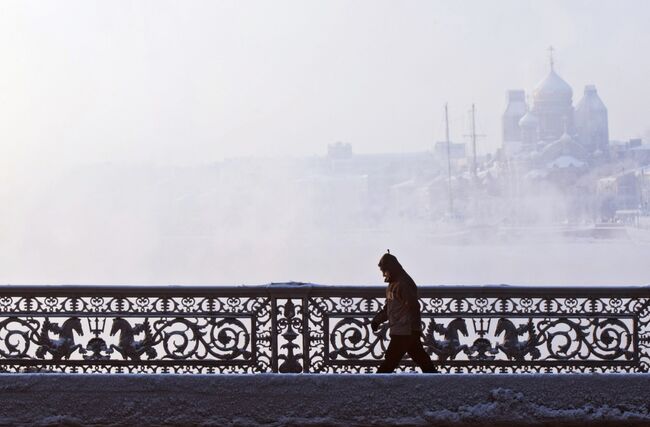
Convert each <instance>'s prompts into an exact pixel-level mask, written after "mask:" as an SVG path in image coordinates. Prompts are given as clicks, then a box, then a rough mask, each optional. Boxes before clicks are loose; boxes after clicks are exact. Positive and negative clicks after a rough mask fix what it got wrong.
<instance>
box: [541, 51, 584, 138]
mask: <svg viewBox="0 0 650 427" xmlns="http://www.w3.org/2000/svg"><path fill="white" fill-rule="evenodd" d="M551 54H552V49H551ZM550 65H551V69H550V72H549V73H548V75H547V76H546V78H545V79H544V80H542V82H541V83H539V84H538V85H537V87H536V88H535V91H534V92H533V108H532V112H533V114H534V115H535V117H537V119H538V120H539V138H540V139H541V140H542V141H555V140H557V139H559V138H560V137H561V136H562V134H563V133H564V129H565V126H566V129H567V131H568V133H569V134H573V132H574V126H573V105H572V99H573V90H572V89H571V86H569V85H568V84H567V82H565V81H564V80H563V79H562V77H560V76H558V75H557V73H556V72H555V68H554V64H553V56H552V55H551V60H550Z"/></svg>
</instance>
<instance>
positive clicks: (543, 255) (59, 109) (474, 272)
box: [0, 0, 650, 284]
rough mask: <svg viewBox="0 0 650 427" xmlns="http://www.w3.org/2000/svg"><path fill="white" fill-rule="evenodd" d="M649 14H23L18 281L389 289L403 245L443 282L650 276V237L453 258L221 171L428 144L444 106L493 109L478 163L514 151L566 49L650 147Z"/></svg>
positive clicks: (5, 200)
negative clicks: (504, 119)
mask: <svg viewBox="0 0 650 427" xmlns="http://www.w3.org/2000/svg"><path fill="white" fill-rule="evenodd" d="M497 5H498V7H497ZM648 12H650V3H648V2H647V1H645V0H626V1H625V2H614V1H609V2H604V1H561V0H544V1H541V0H540V1H535V2H532V1H521V0H503V1H498V2H496V1H483V0H476V1H456V0H454V1H451V0H450V1H445V2H443V1H381V0H358V1H336V0H328V1H303V0H296V1H284V0H275V1H245V2H244V1H218V2H216V1H191V2H190V1H184V2H181V1H177V2H174V1H160V0H156V1H119V0H116V1H103V2H100V1H89V0H79V1H57V2H36V1H9V0H8V1H2V2H0V283H230V284H233V283H268V282H270V281H287V280H297V281H313V282H320V283H371V282H374V281H379V280H380V279H381V277H380V276H379V273H378V270H377V268H376V262H377V259H378V257H379V255H380V254H381V253H383V251H385V250H386V248H391V249H392V251H393V252H394V253H396V254H399V256H400V257H402V256H403V258H401V259H402V260H403V263H404V265H405V266H408V270H409V271H410V272H411V273H412V274H413V276H414V277H415V278H416V280H418V282H422V283H432V284H434V283H574V284H575V283H580V284H612V283H615V284H624V283H643V282H645V281H646V280H647V277H648V267H647V262H646V258H647V256H646V255H645V254H647V247H648V245H649V244H650V241H645V243H643V244H639V245H637V244H635V243H633V242H605V243H598V244H585V243H574V242H566V241H563V240H561V239H560V240H559V241H552V242H547V243H546V244H537V242H520V243H518V244H511V243H510V242H505V243H503V242H496V243H494V242H493V243H494V244H493V245H491V244H488V243H480V244H466V245H460V244H458V245H457V244H451V245H447V244H439V243H436V242H435V241H433V240H432V239H431V238H430V236H428V235H427V234H426V233H424V232H421V230H420V229H419V228H418V227H420V226H421V224H411V223H407V221H406V220H404V221H395V222H392V223H386V224H383V225H382V226H381V227H375V228H374V229H373V228H372V227H371V225H368V224H362V225H363V227H362V229H359V230H356V231H354V230H352V231H353V232H351V230H350V229H346V228H345V227H342V226H341V224H334V225H332V224H330V223H331V222H332V221H329V222H326V224H328V225H326V226H320V227H319V226H312V225H305V224H313V223H316V224H318V221H316V222H313V223H309V222H308V221H307V219H308V218H309V217H310V215H311V216H316V217H317V219H318V218H319V217H318V215H316V214H314V213H319V212H323V211H325V209H323V208H324V207H327V208H329V211H328V212H331V211H337V210H340V211H342V212H346V210H350V205H354V201H351V202H350V201H349V200H345V199H344V198H339V199H338V200H333V198H332V200H327V201H322V200H320V201H318V202H317V203H314V202H313V201H310V199H309V195H308V194H307V193H308V191H305V187H296V188H294V187H291V186H290V185H287V183H292V184H291V185H297V184H296V182H297V181H296V179H299V180H303V179H304V178H305V176H307V175H309V174H302V175H301V174H300V173H298V171H292V170H290V169H291V167H278V168H276V170H266V169H263V168H258V167H257V166H256V165H257V164H256V163H250V164H248V167H254V168H255V170H254V171H253V172H255V173H251V174H249V173H248V172H247V171H244V173H242V174H233V177H234V178H233V180H234V181H235V182H229V181H228V182H226V184H224V185H223V186H217V185H216V184H215V182H216V179H215V177H214V176H213V175H215V174H216V172H215V170H216V169H215V167H214V162H217V161H220V160H223V159H228V158H232V157H239V156H274V157H282V156H295V157H300V156H312V155H316V154H320V155H323V154H324V153H325V152H326V149H327V145H328V144H330V143H333V142H336V141H344V142H349V143H351V144H352V146H353V149H354V151H355V152H357V153H378V152H391V153H399V152H409V151H423V150H429V149H431V148H432V146H433V144H434V142H435V141H437V140H441V139H443V138H444V125H443V104H444V103H445V102H449V104H450V113H451V114H450V115H451V132H452V133H451V137H452V139H454V140H456V141H458V140H459V139H460V138H461V137H462V135H463V134H466V133H467V132H468V129H467V126H466V125H467V119H466V112H467V111H468V110H469V108H470V105H471V103H476V106H477V111H478V131H479V133H481V134H485V135H486V136H485V137H484V138H482V139H480V140H479V147H478V148H479V152H493V151H494V150H495V149H496V148H497V147H498V146H499V144H500V139H501V138H500V134H501V128H500V116H501V113H502V112H503V109H504V107H505V92H506V91H507V90H508V89H517V88H523V89H526V90H527V91H529V92H530V91H531V90H532V89H533V88H534V86H535V85H536V84H537V82H539V81H540V80H541V79H543V78H544V77H545V75H546V73H547V72H548V52H547V50H546V49H547V48H548V46H549V45H553V46H554V48H555V52H556V54H555V63H556V69H557V71H558V73H559V74H560V75H561V76H562V77H563V78H564V79H565V80H566V81H567V82H568V83H569V84H570V85H571V86H572V87H573V90H574V103H575V102H577V100H578V99H579V98H580V97H581V95H582V91H583V88H584V85H586V84H595V85H596V86H597V88H598V91H599V94H600V96H601V98H602V100H603V101H604V102H605V104H606V105H607V107H608V108H609V120H610V122H609V129H610V135H611V137H612V138H613V139H627V138H630V137H635V136H639V135H643V134H645V133H646V132H647V130H648V128H650V124H649V120H648V114H647V112H648V111H650V110H649V108H648V107H649V105H648V104H649V102H650V101H649V100H650V87H649V85H648V84H647V72H648V70H649V69H650V57H649V56H648V55H647V52H648V51H650V37H649V32H648V30H647V28H646V26H647V17H648V16H650V14H649V13H648ZM233 164H235V165H236V164H238V163H237V162H233ZM259 164H262V165H263V164H264V162H260V163H259ZM275 164H278V163H275ZM196 165H200V167H194V166H196ZM187 166H189V167H187ZM269 167H271V166H269V165H267V168H269ZM195 175H196V176H195ZM249 175H250V176H249ZM285 175H286V176H285ZM246 176H249V178H250V179H248V180H246V179H245V178H242V177H246ZM251 177H252V178H251ZM293 178H296V179H293ZM441 200H444V197H441ZM348 202H350V203H348ZM548 206H553V207H556V203H551V202H548V203H544V206H542V208H544V207H548ZM339 208H340V209H339ZM320 215H321V216H324V215H325V214H320ZM306 218H307V219H306ZM321 219H322V218H321ZM326 219H329V218H326ZM360 222H361V223H363V219H361V221H360ZM231 223H234V224H236V226H233V225H232V224H231ZM196 224H199V225H201V226H202V227H203V228H200V227H199V232H195V233H194V232H193V230H192V226H193V225H196ZM379 229H381V232H380V233H379V232H377V230H379ZM161 230H163V231H161ZM170 230H171V231H170ZM188 230H189V231H188ZM364 230H365V231H364ZM202 232H205V233H204V235H201V233H202ZM193 233H194V234H193ZM177 234H178V236H177ZM183 236H185V237H183ZM187 236H189V237H187ZM342 236H344V239H343V238H342Z"/></svg>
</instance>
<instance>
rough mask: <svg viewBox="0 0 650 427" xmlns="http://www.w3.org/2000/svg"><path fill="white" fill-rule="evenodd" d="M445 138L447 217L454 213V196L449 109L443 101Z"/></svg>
mask: <svg viewBox="0 0 650 427" xmlns="http://www.w3.org/2000/svg"><path fill="white" fill-rule="evenodd" d="M445 140H446V141H447V185H448V191H449V217H450V218H452V217H453V215H454V197H453V195H452V193H451V141H450V140H449V110H448V107H447V103H446V102H445Z"/></svg>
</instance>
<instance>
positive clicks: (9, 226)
mask: <svg viewBox="0 0 650 427" xmlns="http://www.w3.org/2000/svg"><path fill="white" fill-rule="evenodd" d="M315 162H317V158H313V159H311V160H310V159H307V160H300V161H298V160H296V159H274V160H269V159H247V160H241V161H234V162H226V163H225V164H224V163H215V164H206V165H203V166H196V167H185V168H181V167H151V166H142V165H121V166H120V165H110V164H96V165H89V166H86V167H78V168H72V169H69V170H66V171H64V172H58V173H53V174H52V175H51V176H50V179H48V180H43V181H40V182H33V181H32V184H31V185H29V186H24V187H23V188H25V189H26V191H23V192H21V193H20V194H11V195H5V196H4V198H5V202H6V203H5V205H4V206H5V207H4V217H3V218H4V220H3V223H2V228H1V229H0V232H1V235H2V239H1V240H0V255H1V258H0V282H2V283H48V284H57V283H96V284H99V283H130V284H149V283H151V284H153V283H157V284H162V283H176V284H180V283H186V284H263V283H269V282H282V281H302V282H312V283H322V284H380V283H381V276H380V274H379V271H378V269H377V261H378V259H379V257H380V256H381V254H382V253H383V252H384V251H385V250H386V249H387V248H390V250H391V253H394V254H395V255H397V256H398V257H399V259H400V260H401V262H402V263H403V265H404V267H405V268H406V269H407V271H409V273H410V274H411V275H412V276H413V278H414V279H415V280H416V281H417V283H419V284H490V283H491V284H497V283H510V284H614V285H623V284H644V283H647V278H648V264H647V253H648V249H650V239H648V238H647V237H646V236H645V235H644V234H643V230H640V231H639V232H640V234H638V235H635V236H631V237H630V236H626V235H625V236H624V237H621V236H618V237H617V238H614V239H595V238H589V237H587V238H579V237H572V236H567V235H566V234H565V233H563V229H562V227H561V226H557V225H552V224H550V222H542V223H540V224H538V226H536V227H515V226H508V227H503V226H501V227H490V226H479V225H476V224H471V223H462V222H461V223H447V222H440V221H438V222H436V221H433V220H426V219H422V218H414V217H413V215H410V216H406V217H400V215H399V214H395V215H392V214H391V212H393V210H392V209H391V207H390V206H388V207H385V209H386V212H383V213H382V214H381V215H377V214H376V213H375V214H373V215H372V216H369V215H367V213H366V212H365V211H364V210H363V206H362V205H361V204H360V202H359V200H357V198H358V197H359V196H358V195H357V193H356V191H357V190H356V189H354V188H349V182H350V180H346V181H344V185H343V187H339V186H338V185H337V183H336V180H334V183H332V180H328V181H323V180H324V178H323V177H319V176H318V174H316V173H310V171H311V172H313V171H314V170H316V168H315V167H314V163H315ZM265 165H266V166H265ZM319 180H321V181H322V182H321V187H322V188H321V190H322V191H320V192H319V191H315V190H314V188H318V185H319V184H318V183H319ZM352 182H354V179H353V180H352ZM345 188H348V191H347V192H346V191H345ZM386 197H387V200H386V202H387V204H388V205H390V204H391V203H392V200H393V199H390V198H389V195H386ZM434 197H436V198H437V199H439V200H440V203H441V204H442V205H443V206H444V203H445V200H446V199H445V197H444V194H441V195H439V196H434ZM503 203H504V204H506V203H507V201H504V202H503ZM548 203H551V202H550V201H549V200H546V201H545V203H543V204H544V205H545V206H548ZM557 203H559V200H558V201H557ZM385 205H386V203H384V206H385ZM540 209H541V206H540ZM542 218H543V215H542ZM540 221H542V220H540Z"/></svg>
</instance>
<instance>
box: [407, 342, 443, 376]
mask: <svg viewBox="0 0 650 427" xmlns="http://www.w3.org/2000/svg"><path fill="white" fill-rule="evenodd" d="M407 352H408V354H409V356H411V359H413V361H414V362H415V363H417V365H418V366H419V367H420V369H422V372H424V373H430V374H434V373H437V372H438V368H436V367H435V366H434V365H433V362H432V361H431V358H430V357H429V355H428V354H427V352H426V351H424V347H422V340H421V339H420V334H419V333H417V332H416V333H414V334H412V335H411V342H410V345H409V348H408V350H407Z"/></svg>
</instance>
